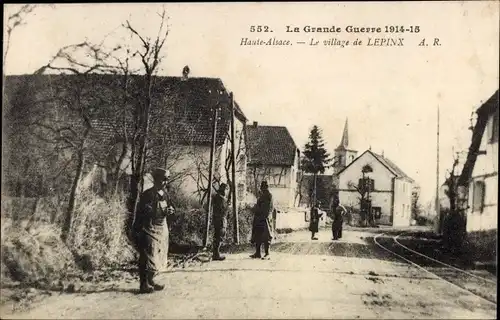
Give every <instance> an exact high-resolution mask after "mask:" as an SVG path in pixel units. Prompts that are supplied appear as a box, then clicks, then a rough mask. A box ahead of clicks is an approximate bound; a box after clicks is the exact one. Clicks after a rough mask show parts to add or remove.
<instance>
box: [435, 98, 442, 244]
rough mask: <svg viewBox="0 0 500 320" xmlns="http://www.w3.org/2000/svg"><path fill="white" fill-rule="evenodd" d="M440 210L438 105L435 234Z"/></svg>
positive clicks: (439, 220)
mask: <svg viewBox="0 0 500 320" xmlns="http://www.w3.org/2000/svg"><path fill="white" fill-rule="evenodd" d="M440 211H441V208H440V203H439V105H438V107H437V130H436V214H437V217H436V218H437V221H438V226H437V233H438V234H440V233H441V225H442V223H443V221H442V219H441V212H440Z"/></svg>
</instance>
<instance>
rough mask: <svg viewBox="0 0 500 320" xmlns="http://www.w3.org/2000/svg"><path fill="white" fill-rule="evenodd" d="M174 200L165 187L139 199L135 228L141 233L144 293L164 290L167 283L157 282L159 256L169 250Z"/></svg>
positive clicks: (149, 190)
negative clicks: (168, 232) (170, 212)
mask: <svg viewBox="0 0 500 320" xmlns="http://www.w3.org/2000/svg"><path fill="white" fill-rule="evenodd" d="M169 206H171V203H170V199H168V196H167V195H166V194H165V193H164V191H163V190H161V189H158V188H157V187H152V188H150V189H148V190H146V191H144V192H143V193H142V194H141V196H140V199H139V206H138V208H137V217H136V219H135V224H134V227H135V230H136V232H137V248H138V251H139V279H140V291H141V293H149V292H152V291H153V290H162V289H163V288H164V286H162V285H159V284H156V283H155V282H154V281H153V278H154V276H155V273H157V272H158V267H159V265H158V261H157V260H158V255H159V254H160V252H162V251H163V250H166V248H167V246H166V244H165V241H166V237H165V234H164V230H165V229H164V227H165V225H166V223H167V222H166V216H167V212H168V210H167V207H169Z"/></svg>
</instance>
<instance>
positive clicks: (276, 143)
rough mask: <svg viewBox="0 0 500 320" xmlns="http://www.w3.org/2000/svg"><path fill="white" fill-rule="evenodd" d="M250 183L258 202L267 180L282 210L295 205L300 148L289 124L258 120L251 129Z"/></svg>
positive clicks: (249, 148)
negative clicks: (262, 184) (263, 123)
mask: <svg viewBox="0 0 500 320" xmlns="http://www.w3.org/2000/svg"><path fill="white" fill-rule="evenodd" d="M246 130H247V145H248V162H247V185H248V191H249V194H248V196H249V198H251V199H252V200H249V201H254V200H255V198H256V195H257V194H258V188H259V186H260V183H261V181H264V180H265V181H267V182H268V184H269V191H270V192H271V193H272V194H273V199H274V205H275V206H276V207H277V208H279V209H280V210H286V209H287V208H292V207H294V206H295V198H296V193H297V187H298V183H297V179H298V172H299V159H300V151H299V149H298V148H297V145H296V144H295V141H294V140H293V138H292V136H291V135H290V132H289V131H288V129H287V128H286V127H281V126H262V125H259V124H258V123H257V122H254V123H253V124H252V125H248V126H247V128H246Z"/></svg>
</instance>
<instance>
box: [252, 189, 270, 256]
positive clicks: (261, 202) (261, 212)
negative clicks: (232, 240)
mask: <svg viewBox="0 0 500 320" xmlns="http://www.w3.org/2000/svg"><path fill="white" fill-rule="evenodd" d="M260 191H261V192H260V195H259V198H258V199H257V204H256V205H255V207H254V219H253V228H252V239H251V243H252V244H255V253H254V254H252V255H251V256H250V257H251V258H262V259H269V247H270V245H271V240H272V238H273V237H272V230H271V222H270V221H269V220H270V215H271V213H272V212H273V209H274V206H273V195H272V194H271V192H269V187H268V185H267V182H266V181H262V183H261V185H260ZM262 244H264V250H265V255H264V257H262V256H261V253H260V248H261V245H262Z"/></svg>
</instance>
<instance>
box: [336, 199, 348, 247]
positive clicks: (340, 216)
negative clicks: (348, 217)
mask: <svg viewBox="0 0 500 320" xmlns="http://www.w3.org/2000/svg"><path fill="white" fill-rule="evenodd" d="M346 213H347V210H346V208H345V207H344V206H343V205H341V204H340V203H339V205H338V206H337V207H336V208H334V209H333V223H332V234H333V238H332V240H338V239H340V238H342V225H343V223H344V216H345V214H346Z"/></svg>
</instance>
